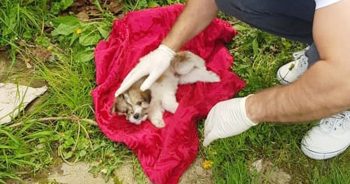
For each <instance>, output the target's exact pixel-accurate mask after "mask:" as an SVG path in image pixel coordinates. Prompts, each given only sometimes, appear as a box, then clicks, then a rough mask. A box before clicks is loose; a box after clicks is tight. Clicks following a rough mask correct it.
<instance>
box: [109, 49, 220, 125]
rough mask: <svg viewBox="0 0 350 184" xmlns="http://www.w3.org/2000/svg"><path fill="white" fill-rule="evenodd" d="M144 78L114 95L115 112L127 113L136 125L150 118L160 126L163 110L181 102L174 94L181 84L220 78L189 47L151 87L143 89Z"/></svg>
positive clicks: (175, 107)
mask: <svg viewBox="0 0 350 184" xmlns="http://www.w3.org/2000/svg"><path fill="white" fill-rule="evenodd" d="M145 79H146V77H144V78H142V79H140V80H139V81H137V82H136V83H135V84H134V85H133V86H131V87H130V88H129V89H128V90H127V91H126V92H124V93H123V94H121V95H119V96H117V97H115V102H114V105H113V109H112V112H113V113H115V112H117V113H118V114H119V115H125V116H126V119H127V120H129V121H130V122H131V123H134V124H137V125H138V124H140V123H141V122H142V121H144V120H146V119H149V120H150V121H151V123H152V124H153V125H154V126H155V127H157V128H162V127H164V126H165V123H164V120H163V112H164V110H166V111H169V112H171V113H175V111H176V109H177V107H178V105H179V104H178V102H177V101H176V96H175V94H176V91H177V87H178V85H179V84H192V83H195V82H198V81H200V82H219V81H220V78H219V76H218V75H216V74H215V73H214V72H211V71H208V70H207V69H206V67H205V62H204V60H203V59H202V58H201V57H199V56H197V55H195V54H193V53H192V52H189V51H184V52H179V53H177V54H176V56H175V57H174V59H173V60H172V61H171V65H170V66H169V68H168V69H167V70H166V71H165V72H164V73H163V74H162V75H161V76H160V78H159V79H158V80H157V81H156V82H155V83H153V84H152V86H151V87H150V89H149V90H146V91H144V92H143V91H141V90H140V86H141V84H142V83H143V81H144V80H145Z"/></svg>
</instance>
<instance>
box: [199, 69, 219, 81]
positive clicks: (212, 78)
mask: <svg viewBox="0 0 350 184" xmlns="http://www.w3.org/2000/svg"><path fill="white" fill-rule="evenodd" d="M202 81H205V82H220V77H219V76H218V75H216V73H214V72H211V71H208V73H207V75H204V76H203V80H202Z"/></svg>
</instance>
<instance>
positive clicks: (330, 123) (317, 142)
mask: <svg viewBox="0 0 350 184" xmlns="http://www.w3.org/2000/svg"><path fill="white" fill-rule="evenodd" d="M349 145H350V111H345V112H343V113H340V114H337V115H334V116H332V117H330V118H325V119H322V120H321V121H320V123H319V125H318V126H315V127H314V128H312V129H311V130H310V131H309V132H308V133H307V134H306V136H304V138H303V140H302V141H301V150H302V151H303V152H304V154H305V155H307V156H308V157H310V158H312V159H316V160H322V159H328V158H332V157H334V156H337V155H339V154H340V153H342V152H344V151H345V150H346V149H347V148H348V147H349Z"/></svg>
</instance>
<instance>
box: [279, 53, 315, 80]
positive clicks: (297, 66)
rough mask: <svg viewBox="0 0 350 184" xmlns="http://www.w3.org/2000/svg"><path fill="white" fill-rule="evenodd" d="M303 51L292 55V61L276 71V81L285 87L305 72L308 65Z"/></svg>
mask: <svg viewBox="0 0 350 184" xmlns="http://www.w3.org/2000/svg"><path fill="white" fill-rule="evenodd" d="M307 49H308V48H306V49H305V50H302V51H299V52H295V53H293V57H294V61H291V62H289V63H287V64H285V65H283V66H281V67H280V68H279V69H278V71H277V80H278V81H279V82H280V83H281V84H283V85H287V84H290V83H292V82H294V81H295V80H297V79H298V78H299V77H300V76H301V75H302V74H303V73H304V72H305V71H306V70H307V67H308V65H309V63H308V61H307V60H308V58H307V57H306V56H305V51H306V50H307Z"/></svg>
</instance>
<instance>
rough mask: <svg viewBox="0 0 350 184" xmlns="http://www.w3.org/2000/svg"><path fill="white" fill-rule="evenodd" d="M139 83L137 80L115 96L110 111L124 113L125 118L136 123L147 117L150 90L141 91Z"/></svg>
mask: <svg viewBox="0 0 350 184" xmlns="http://www.w3.org/2000/svg"><path fill="white" fill-rule="evenodd" d="M140 85H141V84H140V82H138V83H136V84H134V85H133V86H132V87H131V88H130V89H129V90H127V91H126V92H124V93H123V94H120V95H119V96H117V97H115V101H114V105H113V109H112V112H114V113H118V114H119V115H125V116H126V119H127V120H129V121H130V122H131V123H134V124H137V125H139V124H140V123H141V122H142V121H144V120H146V119H147V116H148V107H149V104H150V101H151V93H150V91H149V90H146V91H141V90H140Z"/></svg>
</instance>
